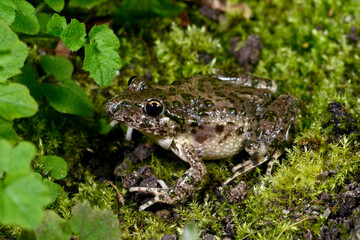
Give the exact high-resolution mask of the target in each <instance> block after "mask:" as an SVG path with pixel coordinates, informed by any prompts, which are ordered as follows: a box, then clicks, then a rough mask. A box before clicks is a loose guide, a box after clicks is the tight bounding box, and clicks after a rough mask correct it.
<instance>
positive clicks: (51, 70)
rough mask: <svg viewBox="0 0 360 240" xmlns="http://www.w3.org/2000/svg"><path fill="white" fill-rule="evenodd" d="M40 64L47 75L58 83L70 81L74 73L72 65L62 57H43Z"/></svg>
mask: <svg viewBox="0 0 360 240" xmlns="http://www.w3.org/2000/svg"><path fill="white" fill-rule="evenodd" d="M40 64H41V67H42V68H43V69H44V71H45V72H46V73H47V74H51V75H53V77H54V78H55V79H56V80H58V81H60V82H62V81H64V80H66V79H71V75H72V73H73V71H74V66H73V65H72V63H71V62H70V61H69V60H67V59H66V58H63V57H56V56H50V55H45V56H43V57H41V59H40Z"/></svg>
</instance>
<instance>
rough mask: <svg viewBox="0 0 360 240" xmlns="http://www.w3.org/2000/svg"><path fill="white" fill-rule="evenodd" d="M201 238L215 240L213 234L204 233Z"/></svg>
mask: <svg viewBox="0 0 360 240" xmlns="http://www.w3.org/2000/svg"><path fill="white" fill-rule="evenodd" d="M201 240H216V238H215V236H214V235H211V234H206V235H205V236H204V237H203V238H202V239H201Z"/></svg>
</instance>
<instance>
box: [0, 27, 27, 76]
mask: <svg viewBox="0 0 360 240" xmlns="http://www.w3.org/2000/svg"><path fill="white" fill-rule="evenodd" d="M0 36H1V37H0V82H4V81H6V80H7V79H8V78H10V77H12V76H14V75H16V74H18V73H20V68H21V67H22V66H23V65H24V62H25V59H26V57H27V54H28V49H27V46H26V44H25V43H23V42H21V41H19V38H18V36H17V35H16V34H15V33H14V32H13V31H12V30H11V29H10V28H9V26H7V24H6V23H5V22H3V21H0Z"/></svg>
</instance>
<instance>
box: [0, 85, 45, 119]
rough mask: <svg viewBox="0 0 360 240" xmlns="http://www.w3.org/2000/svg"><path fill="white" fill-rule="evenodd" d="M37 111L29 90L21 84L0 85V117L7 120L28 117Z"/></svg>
mask: <svg viewBox="0 0 360 240" xmlns="http://www.w3.org/2000/svg"><path fill="white" fill-rule="evenodd" d="M37 110H38V105H37V103H36V102H35V100H34V99H33V98H32V97H31V95H30V93H29V90H28V89H27V87H25V86H24V85H22V84H18V83H9V84H7V85H4V84H2V85H1V84H0V117H3V118H5V119H7V120H13V119H15V118H22V117H30V116H32V115H34V114H35V113H36V112H37Z"/></svg>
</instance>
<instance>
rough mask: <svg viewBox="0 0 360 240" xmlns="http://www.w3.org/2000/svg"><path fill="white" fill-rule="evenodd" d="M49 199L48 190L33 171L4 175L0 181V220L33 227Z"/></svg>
mask: <svg viewBox="0 0 360 240" xmlns="http://www.w3.org/2000/svg"><path fill="white" fill-rule="evenodd" d="M50 201H51V198H50V194H49V190H48V189H47V187H46V186H45V185H44V184H43V183H42V182H41V180H39V179H38V178H37V177H36V176H35V175H34V174H33V173H31V172H29V173H26V174H22V175H12V174H8V175H5V178H4V180H3V182H0V222H1V223H3V224H18V225H20V226H22V227H24V228H27V229H32V228H35V227H36V226H38V225H39V224H40V223H41V220H42V209H43V208H44V206H46V205H47V204H49V203H50Z"/></svg>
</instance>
